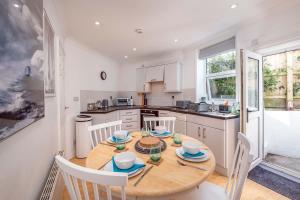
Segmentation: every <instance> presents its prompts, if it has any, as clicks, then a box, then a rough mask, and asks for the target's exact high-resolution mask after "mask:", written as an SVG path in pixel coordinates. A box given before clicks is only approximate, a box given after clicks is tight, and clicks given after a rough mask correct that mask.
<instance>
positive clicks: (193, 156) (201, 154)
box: [181, 151, 204, 158]
mask: <svg viewBox="0 0 300 200" xmlns="http://www.w3.org/2000/svg"><path fill="white" fill-rule="evenodd" d="M181 155H182V156H183V157H186V158H197V157H200V156H203V155H204V153H203V152H201V151H199V152H198V153H196V154H191V153H188V152H184V153H183V154H181Z"/></svg>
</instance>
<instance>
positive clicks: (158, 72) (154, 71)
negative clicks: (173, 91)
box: [146, 65, 165, 82]
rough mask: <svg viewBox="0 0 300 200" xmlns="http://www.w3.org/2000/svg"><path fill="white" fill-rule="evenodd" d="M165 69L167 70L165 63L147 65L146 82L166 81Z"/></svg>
mask: <svg viewBox="0 0 300 200" xmlns="http://www.w3.org/2000/svg"><path fill="white" fill-rule="evenodd" d="M164 71H165V66H164V65H159V66H154V67H147V70H146V82H159V81H164Z"/></svg>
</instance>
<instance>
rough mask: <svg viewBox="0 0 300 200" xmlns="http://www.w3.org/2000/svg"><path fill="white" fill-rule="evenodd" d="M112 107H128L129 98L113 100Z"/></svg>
mask: <svg viewBox="0 0 300 200" xmlns="http://www.w3.org/2000/svg"><path fill="white" fill-rule="evenodd" d="M113 103H114V106H128V105H129V98H115V99H114V101H113Z"/></svg>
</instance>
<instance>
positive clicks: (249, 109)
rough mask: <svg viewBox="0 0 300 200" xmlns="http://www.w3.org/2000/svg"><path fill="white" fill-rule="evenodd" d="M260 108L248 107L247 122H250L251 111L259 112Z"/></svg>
mask: <svg viewBox="0 0 300 200" xmlns="http://www.w3.org/2000/svg"><path fill="white" fill-rule="evenodd" d="M257 111H258V109H257V108H254V109H253V108H252V109H251V108H247V123H248V122H249V113H252V112H257Z"/></svg>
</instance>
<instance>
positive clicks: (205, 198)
mask: <svg viewBox="0 0 300 200" xmlns="http://www.w3.org/2000/svg"><path fill="white" fill-rule="evenodd" d="M252 159H253V156H252V155H250V142H249V140H248V139H247V138H246V136H245V135H244V134H242V133H239V134H238V143H237V147H236V150H235V153H234V160H233V164H232V166H231V168H230V171H229V173H230V174H229V176H228V182H227V186H226V189H225V188H222V187H220V186H218V185H215V184H213V183H209V182H204V183H202V184H201V185H200V186H199V188H198V189H195V190H193V191H191V192H189V193H185V194H180V195H178V196H177V197H176V198H175V199H176V200H186V199H195V200H225V199H226V200H239V199H240V198H241V194H242V190H243V187H244V183H245V181H246V178H247V175H248V171H249V168H250V164H251V162H252Z"/></svg>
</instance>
